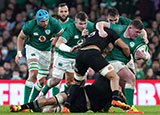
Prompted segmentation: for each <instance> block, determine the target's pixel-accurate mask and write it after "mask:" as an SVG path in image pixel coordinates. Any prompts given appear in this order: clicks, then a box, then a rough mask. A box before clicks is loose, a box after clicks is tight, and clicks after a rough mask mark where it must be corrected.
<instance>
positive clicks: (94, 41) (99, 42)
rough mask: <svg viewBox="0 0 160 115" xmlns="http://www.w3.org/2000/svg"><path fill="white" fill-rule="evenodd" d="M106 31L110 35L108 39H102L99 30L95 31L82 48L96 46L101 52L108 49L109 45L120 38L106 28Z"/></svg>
mask: <svg viewBox="0 0 160 115" xmlns="http://www.w3.org/2000/svg"><path fill="white" fill-rule="evenodd" d="M104 30H105V31H106V32H107V33H108V36H107V37H106V38H102V37H100V36H99V34H98V30H94V31H93V32H92V33H90V35H88V37H87V38H86V42H85V43H84V44H83V45H82V48H83V47H85V46H89V45H96V46H98V47H99V48H100V50H101V52H103V50H104V49H105V48H106V47H107V45H108V44H109V43H110V42H112V43H113V44H114V42H115V41H116V40H117V39H118V38H120V37H119V36H118V35H117V34H116V33H115V32H114V31H113V30H111V29H109V28H104Z"/></svg>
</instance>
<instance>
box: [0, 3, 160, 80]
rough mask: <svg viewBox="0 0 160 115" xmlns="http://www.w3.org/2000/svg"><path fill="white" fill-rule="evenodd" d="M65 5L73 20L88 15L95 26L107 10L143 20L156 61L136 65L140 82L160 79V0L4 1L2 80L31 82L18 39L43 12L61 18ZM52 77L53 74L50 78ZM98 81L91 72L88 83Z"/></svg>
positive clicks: (0, 39)
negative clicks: (19, 56) (19, 53)
mask: <svg viewBox="0 0 160 115" xmlns="http://www.w3.org/2000/svg"><path fill="white" fill-rule="evenodd" d="M62 2H65V3H66V4H67V5H68V6H69V9H70V17H71V18H74V16H75V14H76V13H78V12H79V11H84V12H86V13H87V15H88V17H89V20H90V21H92V22H96V21H99V20H105V19H106V13H107V9H108V8H109V7H115V8H117V9H118V11H119V13H120V15H121V16H124V17H127V18H130V19H135V18H139V19H141V20H142V21H143V23H144V26H145V30H146V31H147V34H148V39H149V44H148V46H149V52H150V54H151V55H152V57H151V59H150V60H149V61H147V62H144V61H143V60H138V61H136V62H135V65H136V78H137V79H160V42H159V41H160V0H0V79H24V80H25V79H26V78H27V76H28V70H27V65H26V59H25V50H23V54H24V57H23V58H22V60H20V64H19V65H17V64H16V63H15V61H14V58H15V55H16V53H17V51H16V49H17V47H16V46H17V45H16V44H17V42H16V41H17V36H18V34H19V32H20V30H21V29H22V26H23V25H24V23H25V22H26V21H28V20H31V19H34V18H35V13H36V11H37V10H38V9H40V8H43V9H46V10H47V11H48V12H49V14H50V15H51V16H53V17H55V18H57V6H58V4H59V3H62ZM51 69H52V68H51ZM51 69H50V71H51ZM50 76H51V72H50V74H49V75H48V78H49V77H50ZM95 77H96V74H95V73H94V71H92V70H90V72H89V74H88V79H91V78H92V79H94V78H95Z"/></svg>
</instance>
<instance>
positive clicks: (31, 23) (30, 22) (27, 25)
mask: <svg viewBox="0 0 160 115" xmlns="http://www.w3.org/2000/svg"><path fill="white" fill-rule="evenodd" d="M36 24H37V22H36V19H33V20H30V21H27V22H26V23H25V24H24V27H25V28H33V27H34V26H35V25H36Z"/></svg>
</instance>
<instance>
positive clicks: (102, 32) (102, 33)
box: [98, 30, 108, 38]
mask: <svg viewBox="0 0 160 115" xmlns="http://www.w3.org/2000/svg"><path fill="white" fill-rule="evenodd" d="M98 34H99V36H100V37H102V38H105V37H107V36H108V33H107V32H105V31H104V30H102V31H99V32H98Z"/></svg>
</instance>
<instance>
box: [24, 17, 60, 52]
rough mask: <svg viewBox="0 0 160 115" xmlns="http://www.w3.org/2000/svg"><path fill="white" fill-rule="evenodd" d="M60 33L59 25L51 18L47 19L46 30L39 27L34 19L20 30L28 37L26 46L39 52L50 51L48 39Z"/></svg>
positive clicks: (50, 46)
mask: <svg viewBox="0 0 160 115" xmlns="http://www.w3.org/2000/svg"><path fill="white" fill-rule="evenodd" d="M61 31H62V27H61V25H60V24H59V23H58V21H57V20H56V19H55V18H52V17H49V22H48V26H47V27H46V28H43V27H40V26H39V25H38V24H37V21H36V19H34V20H31V21H28V22H26V23H25V25H24V26H23V28H22V33H23V34H24V35H25V36H27V37H28V39H27V41H26V44H28V45H30V46H32V47H34V48H36V49H38V50H40V51H50V50H51V48H52V45H51V41H50V39H51V38H52V37H53V35H55V34H58V33H60V32H61Z"/></svg>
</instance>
